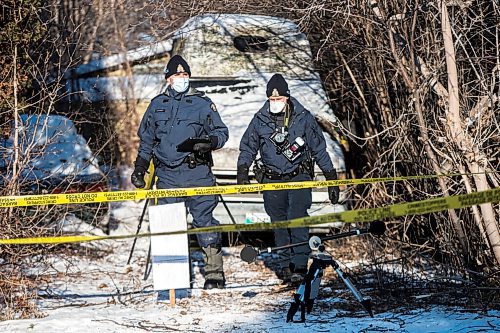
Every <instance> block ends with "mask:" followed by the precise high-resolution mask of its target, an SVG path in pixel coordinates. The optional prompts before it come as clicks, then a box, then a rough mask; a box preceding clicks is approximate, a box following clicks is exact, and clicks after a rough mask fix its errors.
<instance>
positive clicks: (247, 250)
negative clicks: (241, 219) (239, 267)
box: [240, 221, 385, 263]
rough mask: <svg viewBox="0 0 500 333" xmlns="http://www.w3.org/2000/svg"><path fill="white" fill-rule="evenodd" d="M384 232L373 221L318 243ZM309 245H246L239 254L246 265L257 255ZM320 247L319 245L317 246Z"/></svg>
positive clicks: (380, 224)
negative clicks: (257, 246) (255, 246)
mask: <svg viewBox="0 0 500 333" xmlns="http://www.w3.org/2000/svg"><path fill="white" fill-rule="evenodd" d="M384 232H385V223H384V222H382V221H373V222H372V223H370V226H369V227H368V228H364V229H357V230H352V231H348V232H343V233H340V234H336V235H332V236H326V237H323V238H319V237H318V238H319V239H320V241H327V240H332V239H339V238H344V237H349V236H355V235H362V234H366V233H371V234H374V235H382V234H383V233H384ZM307 244H309V241H305V242H300V243H293V244H288V245H283V246H277V247H268V248H267V249H263V250H260V249H256V248H254V247H252V246H250V245H246V246H245V247H244V248H243V249H242V250H241V252H240V258H241V259H242V260H243V261H245V262H248V263H251V262H254V261H255V259H256V258H257V256H258V255H259V254H262V253H271V252H273V251H276V250H283V249H288V248H292V247H296V246H300V245H307ZM318 245H320V244H318Z"/></svg>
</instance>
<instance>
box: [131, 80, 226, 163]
mask: <svg viewBox="0 0 500 333" xmlns="http://www.w3.org/2000/svg"><path fill="white" fill-rule="evenodd" d="M137 134H138V135H139V138H140V144H139V152H138V154H139V156H140V157H142V158H143V159H145V160H146V161H150V160H151V158H152V157H153V155H154V156H155V157H156V158H157V159H158V160H159V161H160V162H162V163H164V164H166V165H168V166H171V167H174V166H178V165H180V164H181V163H182V162H183V160H184V158H185V157H186V156H187V155H188V154H189V152H178V151H177V145H179V144H180V143H182V142H183V141H184V140H186V139H188V138H190V137H202V136H206V135H208V136H209V137H210V138H211V139H212V148H213V149H218V148H221V147H222V146H224V144H225V143H226V141H227V139H228V137H229V133H228V129H227V127H226V125H225V124H224V123H223V122H222V119H221V117H220V115H219V113H218V112H217V109H216V107H215V105H214V104H213V103H212V101H211V100H210V99H209V98H208V97H206V96H204V93H203V92H200V91H197V90H195V89H190V90H188V91H187V92H186V93H180V94H179V93H176V92H175V91H174V90H172V89H171V88H170V87H169V88H167V90H166V91H165V93H163V94H160V95H158V96H156V97H155V98H153V100H152V101H151V103H150V104H149V106H148V108H147V110H146V112H145V114H144V117H143V118H142V121H141V125H140V126H139V130H138V133H137Z"/></svg>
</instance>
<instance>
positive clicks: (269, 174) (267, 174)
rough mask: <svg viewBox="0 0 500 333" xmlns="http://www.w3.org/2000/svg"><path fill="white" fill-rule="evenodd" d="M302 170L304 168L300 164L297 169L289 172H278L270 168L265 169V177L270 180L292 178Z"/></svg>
mask: <svg viewBox="0 0 500 333" xmlns="http://www.w3.org/2000/svg"><path fill="white" fill-rule="evenodd" d="M301 171H302V168H301V167H300V166H299V167H297V168H296V169H295V170H293V171H292V172H289V173H278V172H275V171H273V170H271V169H269V168H266V169H265V170H264V178H267V179H270V180H290V179H292V178H293V177H295V176H297V175H298V174H299V173H300V172H301Z"/></svg>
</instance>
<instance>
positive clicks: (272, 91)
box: [266, 74, 290, 97]
mask: <svg viewBox="0 0 500 333" xmlns="http://www.w3.org/2000/svg"><path fill="white" fill-rule="evenodd" d="M266 94H267V97H271V96H273V97H279V96H286V97H290V90H288V83H286V81H285V79H284V78H283V76H282V75H281V74H274V75H273V76H272V77H271V79H270V80H269V82H268V83H267V89H266Z"/></svg>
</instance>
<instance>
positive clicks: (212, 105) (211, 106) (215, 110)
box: [210, 103, 217, 112]
mask: <svg viewBox="0 0 500 333" xmlns="http://www.w3.org/2000/svg"><path fill="white" fill-rule="evenodd" d="M210 108H211V109H212V111H213V112H217V107H216V106H215V104H214V103H212V104H210Z"/></svg>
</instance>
